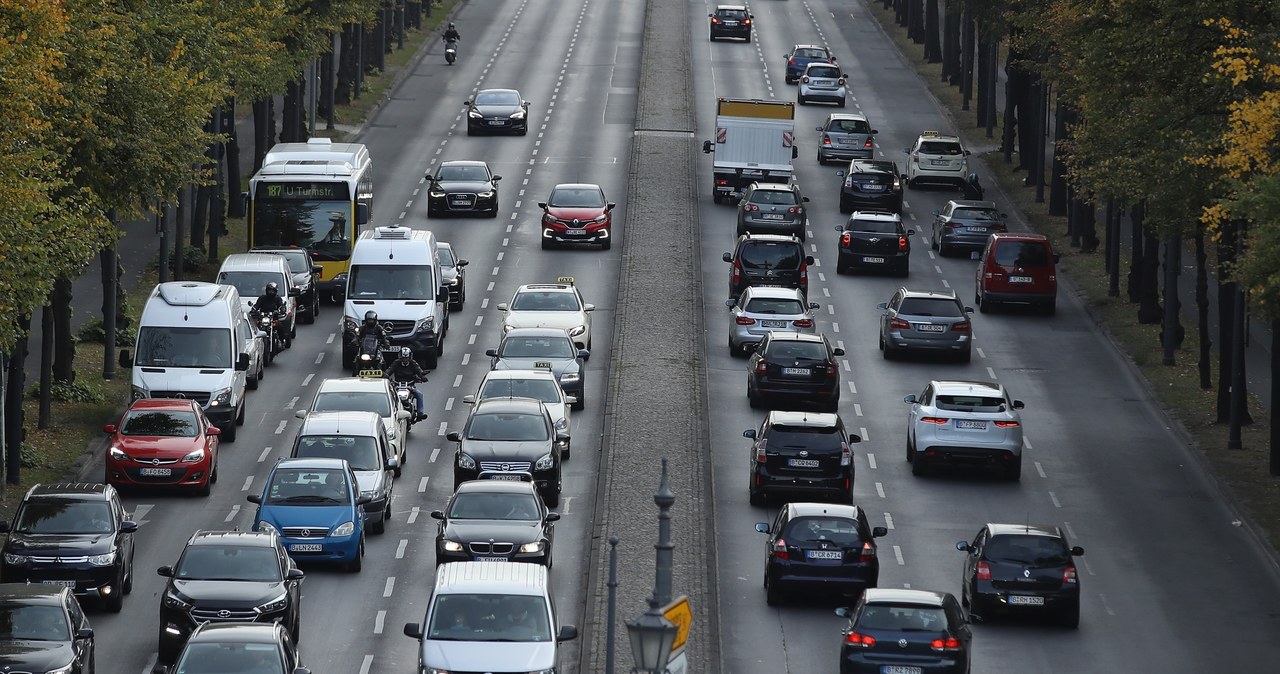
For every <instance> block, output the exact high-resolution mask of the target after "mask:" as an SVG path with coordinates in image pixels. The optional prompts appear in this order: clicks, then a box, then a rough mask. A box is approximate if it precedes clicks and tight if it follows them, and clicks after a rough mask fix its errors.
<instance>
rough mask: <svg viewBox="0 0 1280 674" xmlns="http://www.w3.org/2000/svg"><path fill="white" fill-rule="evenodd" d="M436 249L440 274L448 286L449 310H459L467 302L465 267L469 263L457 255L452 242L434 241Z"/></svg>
mask: <svg viewBox="0 0 1280 674" xmlns="http://www.w3.org/2000/svg"><path fill="white" fill-rule="evenodd" d="M436 250H437V251H439V253H440V276H441V278H442V279H443V280H444V284H445V285H447V286H449V310H450V311H460V310H461V309H462V305H464V304H466V303H467V269H466V267H467V264H469V263H468V262H467V261H466V260H464V259H461V258H459V257H458V254H457V251H455V250H454V249H453V245H452V244H449V243H445V242H444V241H439V242H436Z"/></svg>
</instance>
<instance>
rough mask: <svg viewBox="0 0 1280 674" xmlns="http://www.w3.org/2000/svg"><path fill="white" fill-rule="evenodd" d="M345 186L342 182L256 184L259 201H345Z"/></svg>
mask: <svg viewBox="0 0 1280 674" xmlns="http://www.w3.org/2000/svg"><path fill="white" fill-rule="evenodd" d="M349 195H350V192H349V191H348V190H347V184H346V183H342V182H327V183H317V182H297V183H268V182H262V183H258V194H257V197H258V198H259V199H263V198H266V199H288V200H297V201H302V200H323V201H347V200H349V199H350V196H349Z"/></svg>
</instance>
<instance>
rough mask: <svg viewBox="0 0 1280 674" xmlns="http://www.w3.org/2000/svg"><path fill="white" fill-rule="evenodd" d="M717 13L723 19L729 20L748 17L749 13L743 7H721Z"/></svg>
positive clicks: (739, 19)
mask: <svg viewBox="0 0 1280 674" xmlns="http://www.w3.org/2000/svg"><path fill="white" fill-rule="evenodd" d="M716 14H718V15H719V16H720V18H721V19H728V20H729V21H741V20H743V19H745V18H747V13H746V12H745V11H743V10H741V9H721V10H717V11H716Z"/></svg>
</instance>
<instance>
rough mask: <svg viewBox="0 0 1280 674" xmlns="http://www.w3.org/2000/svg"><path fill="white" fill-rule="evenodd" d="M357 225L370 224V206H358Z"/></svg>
mask: <svg viewBox="0 0 1280 674" xmlns="http://www.w3.org/2000/svg"><path fill="white" fill-rule="evenodd" d="M356 224H357V225H367V224H369V204H356Z"/></svg>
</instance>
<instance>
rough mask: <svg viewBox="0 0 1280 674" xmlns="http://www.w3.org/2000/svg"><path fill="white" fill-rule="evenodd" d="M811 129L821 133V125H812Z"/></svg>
mask: <svg viewBox="0 0 1280 674" xmlns="http://www.w3.org/2000/svg"><path fill="white" fill-rule="evenodd" d="M813 130H814V131H817V132H818V133H822V127H820V126H815V127H813Z"/></svg>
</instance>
